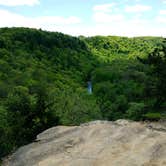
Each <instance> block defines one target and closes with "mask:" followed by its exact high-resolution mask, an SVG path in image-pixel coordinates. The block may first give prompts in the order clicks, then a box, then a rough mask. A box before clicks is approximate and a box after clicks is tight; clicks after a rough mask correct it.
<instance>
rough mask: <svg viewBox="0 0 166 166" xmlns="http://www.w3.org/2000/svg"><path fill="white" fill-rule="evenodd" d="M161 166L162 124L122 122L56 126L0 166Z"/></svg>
mask: <svg viewBox="0 0 166 166" xmlns="http://www.w3.org/2000/svg"><path fill="white" fill-rule="evenodd" d="M37 165H38V166H165V165H166V124H164V123H163V124H162V125H161V124H159V123H138V122H130V121H126V120H118V121H115V122H108V121H94V122H90V123H86V124H83V125H81V126H71V127H66V126H58V127H53V128H50V129H48V130H46V131H44V132H42V133H41V134H39V135H38V136H37V139H36V141H35V142H33V143H31V144H29V145H26V146H24V147H21V148H20V149H18V150H17V151H16V152H15V153H14V154H13V155H11V156H10V157H8V158H7V159H5V160H4V162H3V166H37Z"/></svg>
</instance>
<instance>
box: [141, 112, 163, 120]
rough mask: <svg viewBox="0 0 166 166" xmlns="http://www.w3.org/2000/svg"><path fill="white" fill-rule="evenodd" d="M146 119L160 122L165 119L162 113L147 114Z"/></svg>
mask: <svg viewBox="0 0 166 166" xmlns="http://www.w3.org/2000/svg"><path fill="white" fill-rule="evenodd" d="M144 118H145V119H147V120H150V121H158V120H160V119H162V118H163V116H162V114H161V113H157V112H149V113H147V114H145V115H144Z"/></svg>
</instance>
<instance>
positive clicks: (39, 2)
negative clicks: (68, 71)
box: [0, 0, 166, 37]
mask: <svg viewBox="0 0 166 166" xmlns="http://www.w3.org/2000/svg"><path fill="white" fill-rule="evenodd" d="M0 27H32V28H41V29H43V30H49V31H59V32H63V33H66V34H70V35H74V36H78V35H85V36H93V35H118V36H164V37H166V0H0Z"/></svg>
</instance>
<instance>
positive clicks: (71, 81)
mask: <svg viewBox="0 0 166 166" xmlns="http://www.w3.org/2000/svg"><path fill="white" fill-rule="evenodd" d="M165 66H166V46H165V42H164V39H163V38H159V37H139V38H125V37H115V36H108V37H102V36H96V37H91V38H85V37H82V36H80V37H78V38H76V37H71V36H68V35H64V34H61V33H55V32H54V33H53V32H46V31H42V30H35V29H28V28H2V29H0V156H1V157H2V156H4V155H6V154H7V153H9V152H11V150H14V149H15V148H17V147H18V146H21V145H23V144H26V143H29V142H30V141H32V140H33V139H35V136H36V135H37V134H38V133H39V132H41V131H43V130H45V129H47V128H49V127H51V126H55V125H78V124H80V123H84V122H88V121H91V120H96V119H106V120H116V119H119V118H128V119H133V120H144V119H149V120H159V119H161V118H164V116H165V107H166V103H165V99H166V96H165V94H166V87H165V86H166V69H165V68H164V67H165ZM87 81H91V82H92V85H93V93H92V94H91V95H90V94H88V92H87Z"/></svg>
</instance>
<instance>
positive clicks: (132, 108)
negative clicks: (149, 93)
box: [126, 102, 145, 120]
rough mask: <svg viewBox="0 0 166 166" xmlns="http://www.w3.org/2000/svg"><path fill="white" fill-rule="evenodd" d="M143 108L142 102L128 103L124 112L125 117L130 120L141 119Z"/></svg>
mask: <svg viewBox="0 0 166 166" xmlns="http://www.w3.org/2000/svg"><path fill="white" fill-rule="evenodd" d="M144 108H145V104H144V103H135V102H132V103H130V104H129V109H128V110H127V112H126V117H127V118H129V119H132V120H140V119H142V115H143V112H144Z"/></svg>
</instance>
